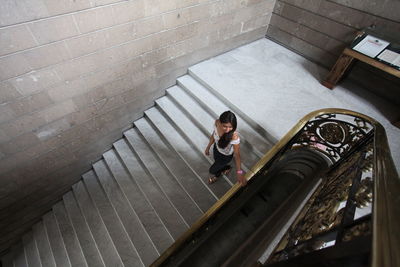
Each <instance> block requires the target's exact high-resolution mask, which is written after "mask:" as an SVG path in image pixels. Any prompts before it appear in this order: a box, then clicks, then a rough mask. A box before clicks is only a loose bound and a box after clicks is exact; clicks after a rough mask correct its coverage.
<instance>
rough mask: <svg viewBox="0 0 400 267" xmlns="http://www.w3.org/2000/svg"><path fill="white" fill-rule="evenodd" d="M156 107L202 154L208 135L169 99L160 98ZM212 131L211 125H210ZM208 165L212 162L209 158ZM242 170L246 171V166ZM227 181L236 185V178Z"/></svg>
mask: <svg viewBox="0 0 400 267" xmlns="http://www.w3.org/2000/svg"><path fill="white" fill-rule="evenodd" d="M156 103H157V105H158V107H159V108H160V109H161V110H162V111H163V112H164V113H165V114H166V116H168V118H169V119H170V120H171V121H172V122H173V123H174V125H175V126H176V127H178V128H179V129H180V132H181V133H182V134H183V135H185V136H186V137H187V138H188V139H189V140H191V142H192V144H193V145H194V147H195V148H196V149H197V150H198V151H199V152H200V153H203V151H204V149H205V148H206V147H207V145H208V141H209V137H210V136H209V135H206V134H205V133H204V132H202V131H201V130H200V129H199V128H198V127H197V126H196V125H195V124H194V123H193V122H192V121H191V120H190V119H189V118H188V117H187V116H186V115H185V114H184V113H183V112H182V111H181V110H180V109H179V108H178V107H177V106H176V105H175V104H174V103H173V102H172V101H171V99H169V97H162V98H159V99H157V100H156ZM210 127H211V129H212V123H211V125H210ZM209 161H210V163H212V162H213V161H212V160H211V158H209ZM243 169H244V170H246V171H247V168H246V166H243ZM228 179H229V180H230V182H231V183H232V184H235V183H236V177H234V176H233V175H232V172H231V175H228Z"/></svg>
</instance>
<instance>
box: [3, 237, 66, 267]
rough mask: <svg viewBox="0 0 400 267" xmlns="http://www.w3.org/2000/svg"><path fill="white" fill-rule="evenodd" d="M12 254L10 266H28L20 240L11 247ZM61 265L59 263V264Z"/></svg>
mask: <svg viewBox="0 0 400 267" xmlns="http://www.w3.org/2000/svg"><path fill="white" fill-rule="evenodd" d="M11 251H12V255H13V264H14V265H11V266H14V267H28V263H27V262H26V255H25V249H24V245H23V244H22V242H20V243H18V244H15V245H13V246H12V248H11ZM4 266H6V265H4ZM60 266H61V265H60Z"/></svg>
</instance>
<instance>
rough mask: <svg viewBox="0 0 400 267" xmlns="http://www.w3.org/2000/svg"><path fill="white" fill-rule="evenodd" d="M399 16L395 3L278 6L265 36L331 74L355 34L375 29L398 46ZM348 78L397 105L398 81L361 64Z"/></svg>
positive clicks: (318, 0) (289, 0) (286, 1)
mask: <svg viewBox="0 0 400 267" xmlns="http://www.w3.org/2000/svg"><path fill="white" fill-rule="evenodd" d="M399 10H400V2H399V1H396V0H385V1H383V0H382V1H377V0H368V1H346V0H312V1H309V0H278V1H277V2H276V5H275V8H274V11H273V15H272V18H271V23H270V26H269V27H268V31H267V36H268V37H269V38H271V39H273V40H276V41H278V42H280V43H282V44H283V45H285V46H287V47H289V48H291V49H293V50H294V51H296V52H298V53H299V54H302V55H303V56H305V57H306V58H308V59H311V60H312V61H314V62H317V63H319V64H321V65H323V66H325V67H326V68H328V69H330V68H331V67H332V66H333V64H334V63H335V62H336V59H337V58H338V57H339V55H340V54H341V53H342V51H343V49H344V48H345V47H346V46H348V45H349V44H350V43H351V41H352V40H353V39H354V37H355V35H356V32H357V31H358V30H360V29H363V28H366V27H369V26H371V25H375V27H376V28H375V30H376V31H377V32H379V33H381V34H384V35H386V36H391V37H393V38H394V39H397V40H400V12H399ZM350 77H352V78H354V79H355V80H357V81H358V82H360V83H361V84H362V85H363V86H364V87H366V88H368V89H369V90H371V91H373V92H374V93H376V94H378V95H380V96H381V97H385V98H386V99H388V100H390V101H391V102H393V103H395V104H397V105H400V94H399V90H398V88H399V87H400V80H399V79H398V78H396V77H394V76H391V75H389V74H387V73H384V72H382V71H379V70H377V69H375V68H373V67H371V66H369V65H367V64H365V63H362V62H357V63H356V64H355V66H354V68H353V70H352V71H351V73H350ZM323 78H325V77H323ZM395 115H397V116H398V114H395ZM394 119H395V118H394Z"/></svg>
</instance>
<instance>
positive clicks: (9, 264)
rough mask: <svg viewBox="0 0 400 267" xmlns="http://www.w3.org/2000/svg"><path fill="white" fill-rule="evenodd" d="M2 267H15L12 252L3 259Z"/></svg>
mask: <svg viewBox="0 0 400 267" xmlns="http://www.w3.org/2000/svg"><path fill="white" fill-rule="evenodd" d="M1 266H2V267H14V254H13V253H12V252H8V253H7V254H5V255H3V256H2V257H1Z"/></svg>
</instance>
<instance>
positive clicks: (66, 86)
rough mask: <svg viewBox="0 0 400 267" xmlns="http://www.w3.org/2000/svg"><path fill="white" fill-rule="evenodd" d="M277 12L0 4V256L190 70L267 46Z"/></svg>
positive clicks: (212, 3) (260, 4) (132, 3)
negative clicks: (261, 42) (239, 50)
mask: <svg viewBox="0 0 400 267" xmlns="http://www.w3.org/2000/svg"><path fill="white" fill-rule="evenodd" d="M274 4H275V0H168V1H166V0H129V1H128V0H74V1H72V0H58V1H53V0H20V1H14V0H4V1H0V229H1V230H0V236H2V239H1V241H0V249H2V248H4V247H6V246H7V245H8V244H10V243H12V241H13V240H15V238H17V237H18V235H19V234H20V233H23V232H24V231H25V230H26V229H27V227H29V226H30V225H31V224H32V223H34V222H35V221H37V220H38V219H39V218H40V215H42V214H43V213H44V212H46V211H47V210H49V209H50V208H51V205H52V204H53V203H54V202H55V201H57V200H59V199H60V198H61V196H62V194H63V193H64V192H66V191H68V190H69V189H70V186H71V185H72V184H73V183H75V182H76V181H78V180H79V179H80V175H81V174H83V173H84V172H85V171H87V170H89V169H90V168H91V165H90V164H91V162H93V161H95V160H97V159H98V158H99V157H101V155H102V152H104V151H106V150H107V149H109V148H110V147H111V145H112V142H114V141H116V140H117V139H119V138H120V137H122V132H123V130H125V129H127V128H129V127H131V125H132V122H133V121H134V120H135V119H137V118H139V117H141V116H142V115H143V111H144V110H146V109H147V108H149V107H150V106H152V105H153V103H154V100H155V99H156V98H158V97H160V96H162V95H163V94H164V89H166V88H167V87H169V86H171V85H173V84H174V83H175V79H176V78H177V77H178V76H181V75H183V74H184V73H185V72H186V70H187V67H189V66H190V65H193V64H194V63H197V62H199V61H201V60H204V59H207V58H209V57H212V56H214V55H218V54H220V53H222V52H225V51H228V50H230V49H232V48H235V47H237V46H240V45H242V44H245V43H248V42H251V41H253V40H255V39H258V38H262V37H263V36H265V33H266V30H267V26H268V24H269V20H270V17H271V13H272V10H273V7H274Z"/></svg>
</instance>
